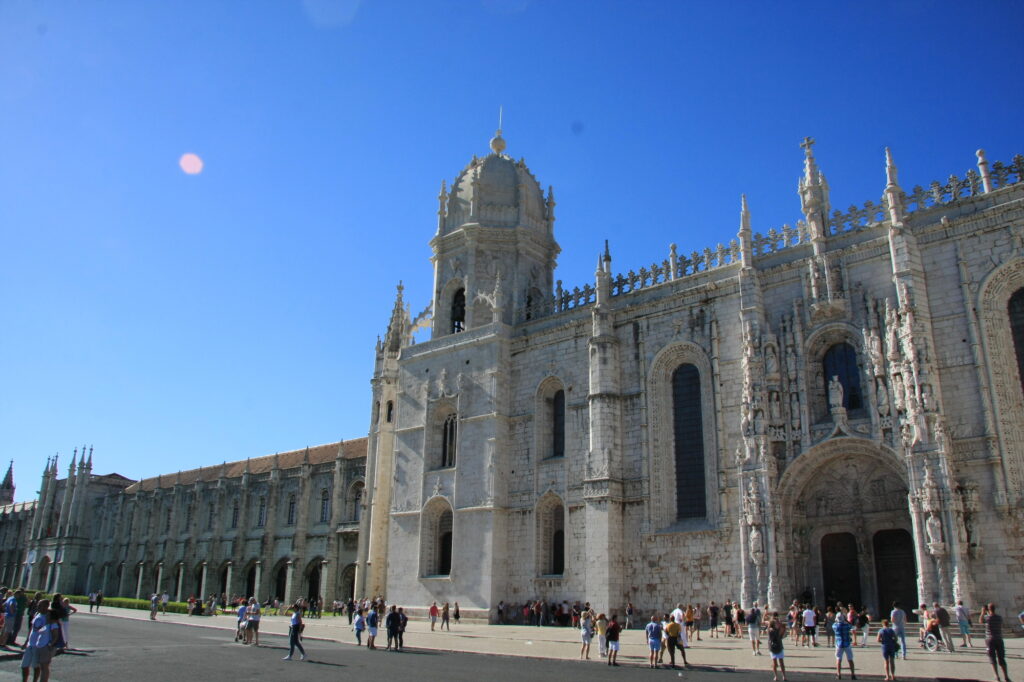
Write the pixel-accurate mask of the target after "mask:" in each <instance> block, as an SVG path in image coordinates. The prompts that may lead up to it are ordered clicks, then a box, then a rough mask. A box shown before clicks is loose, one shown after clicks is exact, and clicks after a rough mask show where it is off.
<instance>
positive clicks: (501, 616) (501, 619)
mask: <svg viewBox="0 0 1024 682" xmlns="http://www.w3.org/2000/svg"><path fill="white" fill-rule="evenodd" d="M504 624H505V600H504V599H502V600H501V601H499V602H498V625H504Z"/></svg>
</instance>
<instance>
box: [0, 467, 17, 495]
mask: <svg viewBox="0 0 1024 682" xmlns="http://www.w3.org/2000/svg"><path fill="white" fill-rule="evenodd" d="M0 504H14V460H13V459H12V460H11V463H10V464H9V465H8V466H7V475H6V476H4V482H3V483H0Z"/></svg>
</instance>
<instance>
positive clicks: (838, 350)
mask: <svg viewBox="0 0 1024 682" xmlns="http://www.w3.org/2000/svg"><path fill="white" fill-rule="evenodd" d="M821 364H822V369H823V370H824V372H825V377H824V378H825V395H828V383H829V382H830V381H832V377H839V383H840V384H842V386H843V407H845V408H846V409H847V410H848V411H850V412H852V411H854V410H860V409H862V408H863V407H864V400H863V396H862V395H861V390H860V370H859V369H858V368H857V351H856V350H854V348H853V346H851V345H850V344H848V343H837V344H835V345H834V346H832V347H831V348H829V349H828V350H827V351H825V356H824V357H823V358H822V360H821Z"/></svg>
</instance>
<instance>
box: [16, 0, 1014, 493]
mask: <svg viewBox="0 0 1024 682" xmlns="http://www.w3.org/2000/svg"><path fill="white" fill-rule="evenodd" d="M1022 8H1024V4H1022V3H1020V2H982V3H964V2H958V3H938V2H915V1H911V0H903V1H897V2H849V3H843V2H820V1H819V2H811V3H797V2H772V3H765V2H701V3H697V2H668V1H664V2H628V3H627V2H618V3H612V2H596V1H595V2H558V1H550V2H540V1H536V2H530V1H529V0H463V1H451V2H427V1H425V0H423V1H416V2H385V1H379V2H378V1H375V0H366V1H364V2H362V3H353V2H332V1H330V0H309V1H307V2H302V1H300V0H296V1H293V2H291V1H285V0H281V1H278V2H269V1H256V2H240V1H237V2H214V1H209V0H204V1H202V2H184V1H183V2H137V1H135V0H131V1H114V0H108V1H106V2H64V1H59V2H40V1H23V0H0V235H2V238H3V239H2V246H0V254H2V268H0V320H2V323H0V324H2V326H0V457H2V458H3V459H4V462H3V464H4V465H6V460H7V459H11V458H13V459H14V460H15V472H16V482H17V484H18V495H17V497H18V499H30V498H32V497H33V496H34V494H35V491H36V489H37V487H38V482H39V474H40V471H41V469H42V466H43V464H44V462H45V459H46V457H48V456H50V455H53V454H54V453H55V452H58V451H59V452H60V453H61V461H62V467H63V466H65V465H66V464H67V462H68V461H69V459H70V456H71V452H72V449H73V448H74V447H75V446H80V445H81V444H83V443H88V444H92V445H94V446H95V454H94V460H95V471H96V472H97V473H107V472H110V471H117V472H119V473H121V474H124V475H126V476H129V477H132V478H139V477H144V476H151V475H155V474H157V473H161V472H173V471H177V470H178V469H185V468H191V467H195V466H200V465H210V464H215V463H220V462H221V461H223V460H234V459H240V458H245V457H247V456H259V455H263V454H267V453H273V452H274V451H284V450H290V449H296V448H301V447H303V446H305V445H315V444H319V443H324V442H330V441H333V440H337V439H339V438H345V439H350V438H357V437H361V436H363V435H365V434H366V431H367V427H368V424H369V402H370V400H369V396H370V393H369V379H370V375H371V371H372V363H373V345H374V341H375V339H376V337H377V335H378V334H382V333H383V332H384V329H385V327H386V325H387V321H388V317H389V313H390V310H391V306H392V302H393V299H394V289H395V284H396V283H397V282H398V280H399V279H401V280H404V282H405V284H406V287H407V288H406V295H407V300H408V301H409V302H410V304H411V305H412V307H413V308H414V311H418V310H420V309H422V308H423V307H424V306H425V305H426V304H427V303H428V302H429V296H430V285H431V276H432V274H431V266H430V263H429V261H428V258H429V256H430V249H429V247H428V241H429V239H430V237H431V236H432V235H433V232H434V230H435V228H436V210H437V200H436V196H437V193H438V188H439V185H440V182H441V180H442V179H448V180H449V181H451V179H452V178H453V177H454V176H455V175H456V174H457V173H458V171H459V170H460V169H461V168H462V167H463V166H464V165H465V164H466V163H467V162H468V161H469V159H470V157H471V156H472V155H473V154H474V153H476V154H484V153H486V152H487V141H488V139H489V138H490V137H491V135H492V134H493V132H494V128H495V127H496V123H497V121H496V119H497V110H498V107H499V105H503V106H504V108H505V126H504V127H505V137H506V139H507V140H508V152H509V153H510V154H512V155H513V156H515V157H516V158H518V157H520V156H523V157H525V159H526V161H527V163H528V164H529V166H530V168H531V169H532V170H533V172H534V173H535V174H536V176H537V177H538V179H539V180H540V182H541V183H542V184H543V185H545V186H546V185H548V184H552V185H554V187H555V194H556V198H557V200H558V208H557V215H558V221H557V223H556V226H555V229H556V237H557V239H558V240H559V242H560V243H561V245H562V249H563V251H562V255H561V257H560V263H559V267H558V272H557V276H558V277H559V278H561V279H563V280H564V282H565V284H566V286H567V287H571V286H576V285H580V286H581V285H583V284H584V283H586V282H590V281H591V280H592V278H593V269H594V263H595V259H596V256H597V253H598V251H599V250H600V248H601V245H602V242H603V239H605V238H608V239H610V240H611V245H612V255H613V257H614V262H613V269H614V270H616V271H628V270H629V269H630V268H639V267H640V266H643V265H648V264H650V263H651V262H653V261H661V260H663V259H664V258H665V257H666V255H667V253H668V245H669V243H671V242H677V243H678V244H679V246H680V248H681V250H690V249H693V248H703V247H705V246H713V245H714V244H715V243H717V242H719V241H727V240H728V239H731V238H732V237H733V236H734V235H735V232H736V228H737V225H738V213H739V195H740V193H742V192H745V193H746V194H747V195H748V197H749V200H750V205H751V210H752V212H753V222H754V227H755V229H756V230H760V231H766V230H767V229H768V228H770V227H779V226H781V225H782V224H783V223H787V222H789V223H792V222H794V221H795V220H796V219H797V218H799V217H800V213H799V202H798V199H797V196H796V192H795V190H796V182H797V178H798V176H799V174H800V172H801V160H802V153H801V150H800V149H799V147H798V143H799V141H800V139H801V138H803V137H804V136H805V135H812V136H814V137H816V138H817V140H818V145H817V147H816V151H817V156H818V160H819V163H820V165H821V167H822V169H823V170H824V171H825V173H826V174H827V175H828V178H829V181H830V184H831V187H832V199H833V203H834V205H836V206H838V207H846V206H849V205H850V204H851V203H857V204H858V205H859V204H861V203H863V202H864V201H865V200H867V199H873V200H877V199H878V198H879V196H880V195H881V192H882V188H883V186H884V180H885V176H884V167H883V148H884V147H885V146H886V145H889V146H891V147H892V148H893V152H894V154H895V157H896V160H897V163H898V164H899V166H900V179H901V181H902V182H903V184H904V186H905V187H906V188H908V189H909V188H910V187H911V186H913V185H915V184H927V183H929V182H931V181H933V180H940V179H944V178H947V177H948V176H949V175H950V174H951V173H957V174H962V173H963V172H964V171H965V170H967V169H968V168H970V167H972V165H973V163H974V151H975V150H976V149H977V148H979V147H984V148H986V149H987V150H988V152H989V158H990V160H1007V161H1008V160H1009V159H1010V157H1011V156H1012V155H1013V154H1016V153H1022V152H1024V139H1022V135H1021V111H1022V110H1024V106H1022V105H1024V95H1022V93H1024V76H1022V74H1024V41H1022V40H1021V34H1020V29H1021V27H1022V26H1024V9H1022ZM188 152H192V153H195V154H198V155H199V156H200V157H202V159H203V160H204V162H205V168H204V170H203V172H202V173H201V174H199V175H186V174H185V173H183V172H182V170H181V169H180V168H179V166H178V159H179V158H180V157H181V155H182V154H185V153H188Z"/></svg>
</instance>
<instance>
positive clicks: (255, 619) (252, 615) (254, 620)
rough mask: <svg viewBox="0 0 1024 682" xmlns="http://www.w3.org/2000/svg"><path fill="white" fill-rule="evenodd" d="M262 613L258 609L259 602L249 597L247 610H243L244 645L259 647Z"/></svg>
mask: <svg viewBox="0 0 1024 682" xmlns="http://www.w3.org/2000/svg"><path fill="white" fill-rule="evenodd" d="M262 617H263V612H262V610H261V609H260V602H259V600H258V599H256V597H249V608H248V609H246V610H245V621H246V626H245V643H246V644H252V645H253V646H257V647H258V646H259V645H260V619H262Z"/></svg>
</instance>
